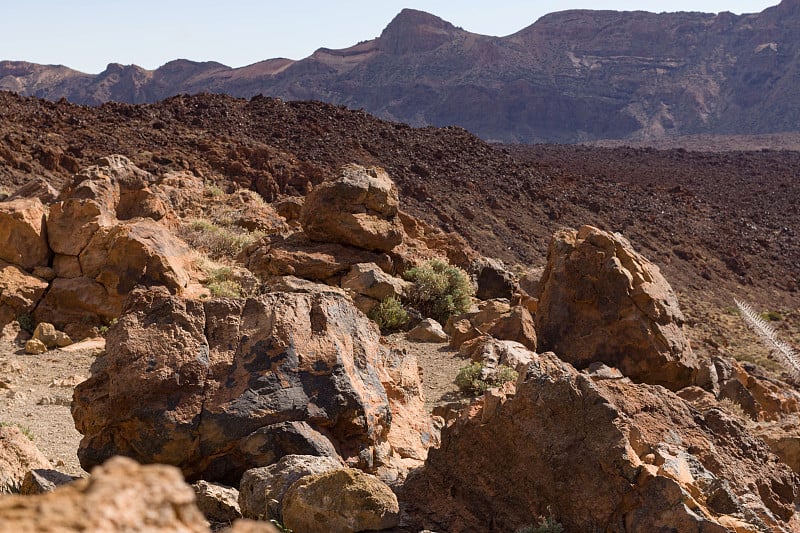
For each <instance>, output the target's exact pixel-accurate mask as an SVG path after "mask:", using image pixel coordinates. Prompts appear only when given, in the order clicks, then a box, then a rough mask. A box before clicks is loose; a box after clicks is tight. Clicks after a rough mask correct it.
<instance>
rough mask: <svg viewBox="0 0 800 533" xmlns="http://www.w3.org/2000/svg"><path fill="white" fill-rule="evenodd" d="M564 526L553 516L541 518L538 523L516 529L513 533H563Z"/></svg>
mask: <svg viewBox="0 0 800 533" xmlns="http://www.w3.org/2000/svg"><path fill="white" fill-rule="evenodd" d="M563 531H564V526H562V525H561V524H560V523H559V522H557V521H556V519H555V518H553V517H547V518H541V519H540V520H539V523H538V524H531V525H529V526H525V527H522V528H520V529H518V530H517V531H516V532H515V533H563Z"/></svg>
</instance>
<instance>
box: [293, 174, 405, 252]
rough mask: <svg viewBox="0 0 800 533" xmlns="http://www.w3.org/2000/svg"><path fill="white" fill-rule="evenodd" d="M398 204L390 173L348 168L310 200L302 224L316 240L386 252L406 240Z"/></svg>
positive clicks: (306, 201)
mask: <svg viewBox="0 0 800 533" xmlns="http://www.w3.org/2000/svg"><path fill="white" fill-rule="evenodd" d="M398 204H399V200H398V195H397V188H396V187H395V186H394V183H392V180H391V179H390V178H389V175H388V174H386V171H384V170H383V169H381V168H365V167H362V166H359V165H347V166H345V167H343V168H342V169H341V171H340V172H339V175H338V177H337V178H336V179H335V180H333V181H328V182H324V183H321V184H320V185H318V186H316V187H315V188H314V189H313V190H312V191H311V193H309V194H308V196H306V200H305V203H304V204H303V209H302V213H301V223H302V225H303V231H305V233H306V235H308V237H309V238H310V239H312V240H315V241H321V242H337V243H340V244H346V245H350V246H355V247H357V248H363V249H365V250H375V251H379V252H385V251H389V250H391V249H392V248H394V247H395V246H397V245H398V244H400V243H401V242H402V240H403V227H402V224H401V222H400V219H399V217H398V209H397V207H398Z"/></svg>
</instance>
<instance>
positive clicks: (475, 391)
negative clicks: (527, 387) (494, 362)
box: [455, 363, 519, 396]
mask: <svg viewBox="0 0 800 533" xmlns="http://www.w3.org/2000/svg"><path fill="white" fill-rule="evenodd" d="M485 369H486V365H485V364H484V363H470V364H468V365H467V366H465V367H462V368H461V370H459V371H458V374H457V375H456V379H455V384H456V386H457V387H458V388H459V390H460V391H461V392H463V393H464V394H468V395H470V396H478V395H481V394H483V393H484V392H486V391H487V390H489V389H491V388H492V387H499V386H500V385H502V384H503V383H507V382H509V381H516V380H517V377H519V374H518V373H517V371H516V370H514V369H513V368H511V367H510V366H506V365H500V366H498V367H497V369H495V370H494V371H493V372H485V371H484V370H485Z"/></svg>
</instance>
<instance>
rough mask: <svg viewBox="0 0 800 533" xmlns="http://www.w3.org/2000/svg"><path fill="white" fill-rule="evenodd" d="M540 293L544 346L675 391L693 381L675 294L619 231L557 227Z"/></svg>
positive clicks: (572, 360) (570, 358) (690, 356)
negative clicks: (611, 367)
mask: <svg viewBox="0 0 800 533" xmlns="http://www.w3.org/2000/svg"><path fill="white" fill-rule="evenodd" d="M538 296H539V304H538V305H539V307H538V310H537V313H536V320H535V326H536V334H537V335H538V347H539V350H541V351H546V350H552V351H554V352H555V353H557V354H558V355H559V357H561V358H563V359H564V360H565V361H568V362H570V363H572V364H574V365H575V366H576V367H578V368H583V367H586V366H588V365H589V363H592V362H594V361H600V362H603V363H606V364H608V365H611V366H615V367H617V368H619V369H620V370H621V371H622V373H623V374H625V375H626V376H629V377H630V378H631V379H633V380H635V381H643V382H646V383H652V384H657V385H663V386H665V387H667V388H669V389H671V390H678V389H680V388H683V387H685V386H688V385H691V384H693V380H694V376H695V374H696V373H697V369H698V368H699V364H698V362H697V360H696V358H695V357H694V355H693V353H692V349H691V347H690V346H689V341H688V339H687V338H686V335H685V333H684V327H683V322H684V318H683V313H681V310H680V308H679V307H678V300H677V298H676V297H675V293H674V292H673V291H672V288H671V287H670V286H669V284H668V283H667V281H666V280H665V279H664V277H663V276H662V275H661V273H660V271H659V269H658V267H657V266H656V265H654V264H653V263H651V262H650V261H648V260H647V259H645V258H644V257H642V256H641V255H639V254H638V253H636V252H635V251H634V250H633V248H632V247H631V245H630V243H629V242H628V241H627V240H625V239H624V238H623V237H622V236H621V235H618V234H611V233H607V232H605V231H602V230H599V229H597V228H594V227H591V226H583V227H582V228H581V229H580V230H579V231H577V232H575V231H563V232H560V233H557V234H556V235H555V236H554V237H553V239H552V241H551V243H550V250H549V252H548V254H547V267H546V268H545V271H544V274H543V275H542V283H541V287H540V293H539V295H538Z"/></svg>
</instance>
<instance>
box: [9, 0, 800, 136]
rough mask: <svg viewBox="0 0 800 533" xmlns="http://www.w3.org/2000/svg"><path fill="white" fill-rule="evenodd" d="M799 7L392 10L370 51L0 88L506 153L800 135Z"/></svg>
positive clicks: (58, 74) (20, 71) (180, 64)
mask: <svg viewBox="0 0 800 533" xmlns="http://www.w3.org/2000/svg"><path fill="white" fill-rule="evenodd" d="M799 63H800V0H784V1H783V2H781V4H780V5H778V6H775V7H772V8H769V9H766V10H764V11H763V12H761V13H759V14H752V15H741V16H737V15H733V14H731V13H720V14H719V15H713V14H705V13H662V14H654V13H647V12H643V11H636V12H615V11H584V10H580V11H563V12H559V13H553V14H550V15H547V16H545V17H543V18H541V19H540V20H538V21H537V22H536V23H534V24H532V25H531V26H528V27H527V28H525V29H523V30H521V31H519V32H517V33H515V34H513V35H510V36H507V37H489V36H484V35H478V34H474V33H470V32H467V31H464V30H462V29H460V28H457V27H455V26H453V25H452V24H450V23H448V22H446V21H443V20H442V19H440V18H438V17H435V16H433V15H429V14H427V13H424V12H421V11H414V10H410V9H406V10H403V11H402V12H401V13H400V14H399V15H397V17H395V19H394V20H393V21H392V22H391V23H390V24H389V25H388V26H387V27H386V29H385V30H384V31H383V33H382V34H381V35H380V37H378V38H376V39H374V40H371V41H366V42H362V43H359V44H357V45H355V46H352V47H350V48H347V49H343V50H329V49H325V48H322V49H319V50H317V51H316V52H315V53H314V54H312V55H311V56H310V57H308V58H306V59H303V60H301V61H291V60H288V59H271V60H267V61H263V62H260V63H256V64H253V65H249V66H247V67H242V68H237V69H232V68H229V67H226V66H224V65H221V64H219V63H211V62H207V63H196V62H191V61H186V60H177V61H172V62H170V63H167V64H166V65H164V66H162V67H160V68H158V69H156V70H154V71H147V70H144V69H142V68H140V67H137V66H135V65H133V66H122V65H118V64H111V65H109V66H108V68H107V69H106V70H105V71H104V72H102V73H100V74H98V75H88V74H83V73H79V72H76V71H73V70H70V69H67V68H66V67H61V66H58V67H45V66H41V65H33V64H30V63H14V62H1V63H0V89H6V90H12V91H16V92H18V93H20V94H23V95H32V96H38V97H43V98H48V99H52V100H56V99H58V98H61V97H64V98H67V99H68V100H70V101H73V102H76V103H82V104H98V103H101V102H105V101H109V100H114V101H121V102H127V103H143V102H154V101H158V100H161V99H163V98H166V97H168V96H172V95H176V94H181V93H197V92H217V93H227V94H230V95H232V96H239V97H251V96H253V95H256V94H264V95H269V96H277V97H281V98H284V99H289V100H321V101H325V102H329V103H334V104H344V105H347V106H349V107H352V108H363V109H365V110H367V111H369V112H370V113H373V114H375V115H377V116H379V117H382V118H386V119H391V120H397V121H401V122H406V123H409V124H411V125H416V126H421V125H437V126H443V125H451V124H454V125H459V126H462V127H465V128H467V129H469V130H470V131H472V132H474V133H476V134H478V135H479V136H481V137H483V138H484V139H489V140H500V141H505V142H536V141H561V142H575V141H584V140H594V139H609V138H616V139H625V138H628V139H643V138H645V139H646V138H661V137H670V136H674V135H685V134H702V133H724V134H757V133H759V134H760V133H773V132H784V131H798V129H800V128H799V127H798V125H799V124H800V67H799V66H798V65H799Z"/></svg>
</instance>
